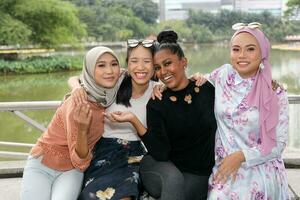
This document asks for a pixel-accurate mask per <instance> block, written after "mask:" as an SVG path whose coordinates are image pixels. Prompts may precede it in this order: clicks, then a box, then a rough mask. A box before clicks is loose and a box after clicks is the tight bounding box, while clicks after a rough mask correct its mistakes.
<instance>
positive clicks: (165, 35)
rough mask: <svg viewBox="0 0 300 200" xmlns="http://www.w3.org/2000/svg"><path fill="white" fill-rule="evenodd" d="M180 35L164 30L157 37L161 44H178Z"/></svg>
mask: <svg viewBox="0 0 300 200" xmlns="http://www.w3.org/2000/svg"><path fill="white" fill-rule="evenodd" d="M177 39H178V35H177V33H176V32H175V31H173V30H164V31H162V32H160V33H159V34H158V36H157V41H158V42H159V43H177Z"/></svg>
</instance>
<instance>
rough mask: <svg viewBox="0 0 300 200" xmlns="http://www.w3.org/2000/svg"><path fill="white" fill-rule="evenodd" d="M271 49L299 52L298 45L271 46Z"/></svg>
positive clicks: (299, 45) (299, 46) (299, 47)
mask: <svg viewBox="0 0 300 200" xmlns="http://www.w3.org/2000/svg"><path fill="white" fill-rule="evenodd" d="M272 49H278V50H284V51H300V43H299V44H277V45H272Z"/></svg>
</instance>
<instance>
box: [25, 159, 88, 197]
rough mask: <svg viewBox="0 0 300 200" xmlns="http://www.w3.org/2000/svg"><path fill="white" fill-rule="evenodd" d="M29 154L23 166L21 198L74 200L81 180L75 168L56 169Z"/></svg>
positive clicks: (80, 174) (79, 172) (81, 175)
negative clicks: (67, 169)
mask: <svg viewBox="0 0 300 200" xmlns="http://www.w3.org/2000/svg"><path fill="white" fill-rule="evenodd" d="M41 160H42V157H39V158H34V157H32V156H29V158H28V160H27V164H26V166H25V168H24V173H23V179H22V186H21V187H22V188H21V200H76V199H77V197H78V195H79V193H80V191H81V185H82V180H83V173H82V172H81V171H79V170H77V169H72V170H69V171H58V170H54V169H51V168H49V167H47V166H45V165H44V164H42V163H41Z"/></svg>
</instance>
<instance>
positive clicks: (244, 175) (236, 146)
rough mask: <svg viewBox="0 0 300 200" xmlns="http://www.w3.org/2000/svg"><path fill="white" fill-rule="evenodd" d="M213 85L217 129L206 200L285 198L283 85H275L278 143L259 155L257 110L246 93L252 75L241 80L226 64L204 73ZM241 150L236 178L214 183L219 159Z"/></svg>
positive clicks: (285, 134) (250, 83)
mask: <svg viewBox="0 0 300 200" xmlns="http://www.w3.org/2000/svg"><path fill="white" fill-rule="evenodd" d="M207 78H208V80H209V81H210V82H211V83H212V84H213V85H214V86H215V93H216V96H215V115H216V119H217V124H218V129H217V132H216V144H215V159H216V163H215V166H214V168H213V173H212V175H211V176H210V179H209V194H208V199H211V200H226V199H230V200H258V199H259V200H287V199H290V198H289V195H288V181H287V175H286V171H285V167H284V163H283V160H282V157H281V154H282V152H283V150H284V148H285V146H286V143H287V139H288V99H287V95H286V93H285V91H284V90H283V89H282V88H280V87H279V88H277V90H276V94H277V97H278V104H279V105H278V106H279V122H278V125H277V127H276V140H277V145H276V147H274V148H273V149H272V151H271V153H270V154H268V155H265V156H264V155H262V154H261V152H260V148H261V141H260V133H259V113H258V110H257V108H255V107H249V106H248V105H247V102H246V99H245V98H246V95H247V94H248V93H249V92H250V89H251V86H252V83H253V82H254V78H249V79H242V78H241V77H240V76H239V74H238V73H237V72H236V71H235V70H234V69H233V68H232V66H231V65H229V64H226V65H223V66H222V67H220V68H218V69H216V70H215V71H213V72H212V73H211V74H209V75H208V76H207ZM240 150H241V151H242V152H243V153H244V156H245V159H246V161H245V162H244V163H243V164H242V165H241V167H240V169H239V170H238V173H237V178H236V180H235V181H232V179H231V178H229V179H228V180H227V182H226V183H225V184H221V183H218V184H216V183H213V181H212V178H213V176H214V174H215V173H216V172H217V170H218V167H219V165H220V162H221V161H222V159H224V158H225V157H226V156H228V155H230V154H232V153H234V152H236V151H240Z"/></svg>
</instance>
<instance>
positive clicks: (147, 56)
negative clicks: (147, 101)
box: [127, 45, 154, 86]
mask: <svg viewBox="0 0 300 200" xmlns="http://www.w3.org/2000/svg"><path fill="white" fill-rule="evenodd" d="M127 65H128V73H129V74H130V76H131V78H132V83H133V84H135V85H138V86H144V85H147V84H148V83H149V80H150V79H151V77H152V76H153V74H154V70H153V57H152V54H151V51H150V49H148V48H145V47H143V46H142V45H139V46H137V47H135V48H133V49H132V50H131V52H130V55H129V57H128V63H127Z"/></svg>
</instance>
